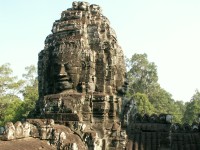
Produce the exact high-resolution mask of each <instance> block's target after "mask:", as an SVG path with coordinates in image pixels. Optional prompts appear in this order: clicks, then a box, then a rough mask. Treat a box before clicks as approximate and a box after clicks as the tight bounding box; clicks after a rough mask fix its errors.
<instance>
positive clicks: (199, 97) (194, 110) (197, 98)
mask: <svg viewBox="0 0 200 150" xmlns="http://www.w3.org/2000/svg"><path fill="white" fill-rule="evenodd" d="M199 114H200V92H199V91H198V90H196V92H195V94H194V95H193V96H192V99H191V100H190V102H187V103H186V110H185V113H184V117H183V120H184V121H185V122H188V123H190V124H192V122H193V121H197V122H198V116H199Z"/></svg>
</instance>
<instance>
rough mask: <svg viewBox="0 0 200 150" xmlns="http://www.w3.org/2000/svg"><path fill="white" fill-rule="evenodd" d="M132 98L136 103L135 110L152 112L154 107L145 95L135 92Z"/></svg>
mask: <svg viewBox="0 0 200 150" xmlns="http://www.w3.org/2000/svg"><path fill="white" fill-rule="evenodd" d="M133 99H134V101H135V102H136V105H137V111H138V112H139V113H140V114H149V115H150V114H153V113H154V112H155V109H154V107H153V105H152V104H151V103H150V102H149V100H148V98H147V95H146V94H142V93H135V94H134V95H133Z"/></svg>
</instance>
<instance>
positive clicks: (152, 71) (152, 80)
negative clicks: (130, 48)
mask: <svg viewBox="0 0 200 150" xmlns="http://www.w3.org/2000/svg"><path fill="white" fill-rule="evenodd" d="M127 65H128V69H129V71H128V78H129V92H130V93H133V94H134V93H137V92H139V93H145V94H147V95H148V94H149V92H150V88H151V87H152V86H154V85H155V84H156V83H157V81H158V75H157V68H156V65H155V64H154V63H153V62H149V61H148V59H147V54H134V55H133V56H132V57H131V58H130V59H127Z"/></svg>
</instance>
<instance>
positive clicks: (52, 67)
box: [47, 44, 81, 94]
mask: <svg viewBox="0 0 200 150" xmlns="http://www.w3.org/2000/svg"><path fill="white" fill-rule="evenodd" d="M47 68H48V69H47V70H48V71H47V79H48V90H49V92H48V94H54V93H60V92H65V91H69V90H76V88H77V85H78V83H79V76H80V74H81V61H80V57H79V55H78V53H77V52H76V50H74V49H72V48H71V47H67V46H66V44H62V45H61V46H59V47H58V48H55V49H54V50H53V53H52V57H50V63H49V64H48V66H47Z"/></svg>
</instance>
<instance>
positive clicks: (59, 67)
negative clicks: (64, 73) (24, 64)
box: [53, 64, 61, 73]
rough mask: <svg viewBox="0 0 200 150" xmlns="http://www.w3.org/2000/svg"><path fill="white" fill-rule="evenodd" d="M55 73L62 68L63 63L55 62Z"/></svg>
mask: <svg viewBox="0 0 200 150" xmlns="http://www.w3.org/2000/svg"><path fill="white" fill-rule="evenodd" d="M53 67H54V73H58V72H59V71H60V69H61V65H60V64H54V66H53Z"/></svg>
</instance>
